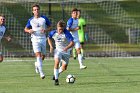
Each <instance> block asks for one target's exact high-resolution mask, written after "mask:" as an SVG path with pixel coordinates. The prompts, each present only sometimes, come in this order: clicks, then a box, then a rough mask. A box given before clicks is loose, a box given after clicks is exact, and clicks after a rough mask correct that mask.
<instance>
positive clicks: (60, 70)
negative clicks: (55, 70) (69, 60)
mask: <svg viewBox="0 0 140 93" xmlns="http://www.w3.org/2000/svg"><path fill="white" fill-rule="evenodd" d="M62 72H63V69H62V66H61V67H60V68H59V74H60V73H62Z"/></svg>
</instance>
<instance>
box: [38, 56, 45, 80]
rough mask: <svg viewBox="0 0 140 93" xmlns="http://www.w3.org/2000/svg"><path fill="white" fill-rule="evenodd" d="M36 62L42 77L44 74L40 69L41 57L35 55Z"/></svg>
mask: <svg viewBox="0 0 140 93" xmlns="http://www.w3.org/2000/svg"><path fill="white" fill-rule="evenodd" d="M37 63H38V70H39V73H40V75H41V77H42V76H43V75H44V74H43V71H42V58H41V57H37Z"/></svg>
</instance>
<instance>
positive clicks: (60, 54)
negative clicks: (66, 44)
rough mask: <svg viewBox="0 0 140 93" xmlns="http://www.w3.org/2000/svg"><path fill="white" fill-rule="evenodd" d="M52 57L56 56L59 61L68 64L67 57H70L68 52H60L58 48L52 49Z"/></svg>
mask: <svg viewBox="0 0 140 93" xmlns="http://www.w3.org/2000/svg"><path fill="white" fill-rule="evenodd" d="M54 58H58V59H59V62H61V60H63V62H64V64H68V63H69V58H70V53H69V52H68V53H66V52H60V51H58V50H56V49H55V50H54Z"/></svg>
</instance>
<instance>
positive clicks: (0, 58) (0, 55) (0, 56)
mask: <svg viewBox="0 0 140 93" xmlns="http://www.w3.org/2000/svg"><path fill="white" fill-rule="evenodd" d="M2 61H3V56H2V53H1V52H0V62H2Z"/></svg>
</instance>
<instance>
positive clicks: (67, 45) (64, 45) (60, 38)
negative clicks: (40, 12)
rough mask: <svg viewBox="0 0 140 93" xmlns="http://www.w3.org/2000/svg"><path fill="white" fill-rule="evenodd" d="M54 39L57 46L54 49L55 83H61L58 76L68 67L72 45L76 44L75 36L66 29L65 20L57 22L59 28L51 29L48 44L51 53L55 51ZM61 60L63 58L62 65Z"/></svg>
mask: <svg viewBox="0 0 140 93" xmlns="http://www.w3.org/2000/svg"><path fill="white" fill-rule="evenodd" d="M52 39H53V40H54V42H55V47H56V49H55V50H54V60H55V64H54V80H55V85H59V81H58V76H59V75H60V73H62V72H63V71H64V70H66V69H67V65H68V63H69V58H70V51H71V47H72V46H73V45H74V42H73V37H72V35H71V34H70V32H69V31H68V30H66V24H65V22H64V21H62V20H60V21H59V22H58V23H57V30H53V31H51V32H50V33H49V35H48V44H49V46H50V52H51V53H52V51H53V44H52ZM61 60H63V62H62V65H61V67H59V64H60V62H61Z"/></svg>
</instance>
